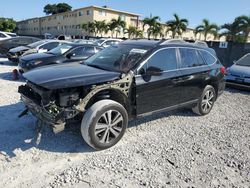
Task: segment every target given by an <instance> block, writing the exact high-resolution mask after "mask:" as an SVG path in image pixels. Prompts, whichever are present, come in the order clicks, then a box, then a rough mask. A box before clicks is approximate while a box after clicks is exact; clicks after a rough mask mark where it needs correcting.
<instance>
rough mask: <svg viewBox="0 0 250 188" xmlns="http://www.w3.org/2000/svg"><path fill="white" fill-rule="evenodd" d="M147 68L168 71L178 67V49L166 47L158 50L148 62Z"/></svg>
mask: <svg viewBox="0 0 250 188" xmlns="http://www.w3.org/2000/svg"><path fill="white" fill-rule="evenodd" d="M146 66H147V69H150V68H151V69H155V70H158V71H168V70H175V69H177V59H176V49H174V48H170V49H164V50H160V51H158V52H156V54H154V55H153V56H152V57H151V58H150V59H149V60H148V61H147V63H146Z"/></svg>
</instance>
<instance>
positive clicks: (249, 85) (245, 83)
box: [226, 75, 250, 90]
mask: <svg viewBox="0 0 250 188" xmlns="http://www.w3.org/2000/svg"><path fill="white" fill-rule="evenodd" d="M226 85H227V86H230V87H234V88H238V89H246V90H250V78H249V77H247V78H244V77H243V78H242V77H235V76H231V75H228V76H227V77H226Z"/></svg>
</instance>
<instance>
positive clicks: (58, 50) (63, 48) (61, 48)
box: [48, 44, 73, 55]
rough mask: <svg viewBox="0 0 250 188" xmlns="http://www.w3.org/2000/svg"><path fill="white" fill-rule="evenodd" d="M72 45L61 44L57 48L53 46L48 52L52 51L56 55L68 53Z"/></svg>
mask: <svg viewBox="0 0 250 188" xmlns="http://www.w3.org/2000/svg"><path fill="white" fill-rule="evenodd" d="M72 47H73V45H70V44H63V45H61V46H57V47H56V48H53V49H52V50H50V51H48V53H52V54H55V55H62V54H64V53H66V52H67V51H69V50H70V49H71V48H72Z"/></svg>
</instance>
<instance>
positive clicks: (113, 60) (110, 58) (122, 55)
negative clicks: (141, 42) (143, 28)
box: [85, 45, 147, 72]
mask: <svg viewBox="0 0 250 188" xmlns="http://www.w3.org/2000/svg"><path fill="white" fill-rule="evenodd" d="M146 52H147V50H146V49H143V48H136V47H135V46H128V45H116V46H110V47H108V48H106V49H104V50H102V51H100V52H99V53H97V54H95V55H93V56H91V57H90V58H89V59H87V60H86V61H85V64H86V65H88V66H94V67H98V68H100V69H104V70H109V71H115V72H128V71H129V70H130V69H131V68H133V67H134V66H135V65H136V63H137V62H138V61H139V60H140V59H141V58H142V57H143V56H144V54H145V53H146Z"/></svg>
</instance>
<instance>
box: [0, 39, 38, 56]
mask: <svg viewBox="0 0 250 188" xmlns="http://www.w3.org/2000/svg"><path fill="white" fill-rule="evenodd" d="M40 40H41V39H39V38H35V37H26V36H23V37H12V38H8V39H5V40H1V41H0V55H7V53H8V52H9V50H10V49H11V48H15V47H18V46H26V45H28V44H31V43H34V42H37V41H40Z"/></svg>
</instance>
